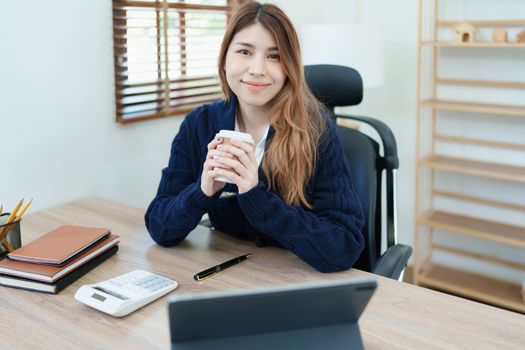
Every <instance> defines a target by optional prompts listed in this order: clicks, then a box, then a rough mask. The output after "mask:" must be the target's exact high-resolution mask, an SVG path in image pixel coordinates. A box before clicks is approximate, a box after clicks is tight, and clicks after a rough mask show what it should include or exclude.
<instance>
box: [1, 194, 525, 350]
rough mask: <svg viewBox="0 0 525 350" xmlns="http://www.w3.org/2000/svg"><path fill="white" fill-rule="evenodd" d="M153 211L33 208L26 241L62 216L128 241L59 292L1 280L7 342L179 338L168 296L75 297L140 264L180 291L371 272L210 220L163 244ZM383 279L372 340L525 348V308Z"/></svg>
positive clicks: (100, 345) (374, 304)
mask: <svg viewBox="0 0 525 350" xmlns="http://www.w3.org/2000/svg"><path fill="white" fill-rule="evenodd" d="M143 216H144V211H143V210H142V209H137V208H133V207H129V206H126V205H122V204H118V203H115V202H111V201H107V200H103V199H84V200H80V201H76V202H73V203H70V204H67V205H63V206H59V207H56V208H53V209H49V210H45V211H41V212H37V213H35V214H32V215H27V216H26V217H25V218H24V220H23V222H22V229H21V230H22V239H23V241H24V242H29V241H31V240H33V239H34V238H36V237H38V236H40V235H41V234H43V233H45V232H47V231H50V230H51V229H54V228H56V227H57V226H59V225H62V224H78V225H87V226H101V227H110V228H111V229H112V231H113V232H114V233H116V234H118V235H120V237H121V243H120V250H119V252H118V253H117V254H116V255H115V256H114V257H112V258H111V259H109V260H108V261H106V262H104V263H103V264H102V265H100V266H99V267H97V268H96V269H95V270H93V271H91V272H90V273H88V274H87V275H86V276H84V277H83V278H81V279H80V280H78V281H77V282H75V283H74V284H72V285H71V286H69V287H68V288H66V289H65V290H63V291H61V292H60V293H59V294H58V295H47V294H40V293H34V292H28V291H23V290H16V289H11V288H0V317H1V320H0V334H2V337H1V338H0V339H1V340H0V348H2V349H6V348H7V349H11V348H13V349H50V348H54V349H62V348H64V349H66V348H69V349H77V348H82V349H83V348H89V349H110V348H114V349H155V348H158V349H167V348H169V332H168V317H167V306H166V305H167V304H166V303H167V298H166V297H163V298H161V299H159V300H157V301H155V302H154V303H152V304H150V305H148V306H146V307H144V308H143V309H141V310H139V311H136V312H135V313H132V314H131V315H129V316H127V317H125V318H120V319H119V318H113V317H111V316H109V315H106V314H103V313H101V312H98V311H96V310H94V309H91V308H89V307H87V306H85V305H83V304H81V303H79V302H77V301H75V300H74V298H73V295H74V294H75V292H76V290H77V289H78V288H79V287H80V286H81V285H83V284H87V283H95V282H98V281H100V280H103V279H108V278H111V277H114V276H117V275H120V274H123V273H126V272H129V271H132V270H135V269H139V268H140V269H144V270H149V271H152V272H155V273H158V274H160V275H162V276H166V277H168V278H171V279H174V280H176V281H178V283H179V287H178V288H177V289H176V290H175V291H174V292H173V293H177V294H180V293H199V292H205V291H211V290H224V289H237V288H248V287H257V286H269V285H274V284H280V283H289V282H299V281H300V282H305V281H319V280H331V279H337V278H340V277H352V276H355V277H362V276H370V274H368V273H365V272H362V271H358V270H350V271H345V272H340V273H331V274H321V273H318V272H316V271H315V270H313V269H311V268H310V267H309V266H307V265H306V264H305V263H304V262H302V261H301V260H299V259H298V258H297V257H296V256H295V255H293V254H292V253H290V252H287V251H285V250H283V249H279V248H272V247H265V248H257V247H255V246H254V245H253V244H252V243H250V242H245V241H240V240H237V239H234V238H232V237H230V236H228V235H225V234H222V233H220V232H212V231H210V230H209V229H206V228H203V227H199V228H197V229H196V230H195V231H194V232H192V233H191V234H190V235H189V236H188V239H186V241H184V242H183V243H181V244H180V245H178V246H176V247H171V248H164V247H160V246H157V245H156V244H155V243H154V242H153V241H152V240H151V238H150V237H149V235H148V233H147V231H146V229H145V227H144V221H143ZM247 252H253V256H252V257H251V258H250V259H248V260H247V261H245V262H243V263H241V264H239V265H236V266H234V267H232V268H230V269H228V270H225V271H223V272H221V273H220V274H218V275H217V276H215V277H213V278H210V279H207V280H205V281H202V282H195V281H193V275H194V274H195V273H196V272H198V271H201V270H204V269H205V268H208V267H210V266H212V265H215V264H216V263H220V262H223V261H225V260H228V259H230V258H232V257H235V256H238V255H241V254H244V253H247ZM377 279H378V288H377V291H376V293H375V295H374V296H373V298H372V300H371V302H370V304H369V305H368V306H367V308H366V310H365V312H364V313H363V315H362V318H361V320H360V322H359V323H360V326H361V332H362V335H363V340H364V343H365V346H366V347H367V348H369V349H386V348H389V349H390V348H394V349H397V348H402V349H408V348H413V349H467V348H471V349H511V348H512V349H522V346H523V344H525V316H523V315H520V314H517V313H513V312H510V311H505V310H501V309H497V308H494V307H491V306H487V305H483V304H479V303H476V302H472V301H468V300H464V299H460V298H456V297H453V296H449V295H446V294H442V293H439V292H435V291H432V290H428V289H424V288H421V287H417V286H413V285H410V284H405V283H401V282H398V281H393V280H390V279H386V278H381V277H378V278H377ZM6 345H7V347H6Z"/></svg>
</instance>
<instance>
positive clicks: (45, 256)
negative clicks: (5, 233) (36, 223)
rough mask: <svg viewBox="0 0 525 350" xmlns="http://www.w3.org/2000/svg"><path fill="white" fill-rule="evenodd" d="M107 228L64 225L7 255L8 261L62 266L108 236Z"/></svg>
mask: <svg viewBox="0 0 525 350" xmlns="http://www.w3.org/2000/svg"><path fill="white" fill-rule="evenodd" d="M109 234H110V231H109V229H108V228H95V227H85V226H73V225H64V226H60V227H59V228H57V229H55V230H53V231H51V232H48V233H46V234H45V235H43V236H41V237H39V238H37V239H35V240H34V241H32V242H30V243H28V244H26V245H23V246H22V247H20V248H18V249H16V250H14V251H13V252H11V253H9V254H8V255H7V256H8V257H9V259H12V260H18V261H27V262H32V263H37V264H49V265H58V266H60V265H62V264H65V263H66V262H67V261H68V259H71V258H72V257H74V256H75V255H76V254H79V253H80V252H82V251H83V250H84V249H87V248H88V247H89V246H91V245H93V244H95V243H96V242H98V241H99V240H101V239H102V238H104V237H106V236H108V235H109Z"/></svg>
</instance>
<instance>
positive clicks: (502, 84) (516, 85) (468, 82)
mask: <svg viewBox="0 0 525 350" xmlns="http://www.w3.org/2000/svg"><path fill="white" fill-rule="evenodd" d="M436 83H437V84H443V85H463V86H481V87H491V88H506V89H525V83H521V82H518V81H495V80H473V79H450V78H448V79H447V78H436Z"/></svg>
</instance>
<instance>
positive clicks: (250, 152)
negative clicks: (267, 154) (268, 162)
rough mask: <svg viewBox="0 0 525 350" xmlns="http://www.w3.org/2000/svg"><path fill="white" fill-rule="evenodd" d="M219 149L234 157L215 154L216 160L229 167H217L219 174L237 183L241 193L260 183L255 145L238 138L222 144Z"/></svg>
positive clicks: (216, 171)
mask: <svg viewBox="0 0 525 350" xmlns="http://www.w3.org/2000/svg"><path fill="white" fill-rule="evenodd" d="M217 149H218V150H220V151H222V152H226V153H230V154H231V155H233V156H234V157H232V158H226V157H221V156H215V157H214V160H215V161H216V162H218V163H221V164H223V165H224V167H225V168H227V169H221V168H216V169H215V173H216V174H217V176H224V177H225V178H227V179H228V180H229V181H230V182H232V183H234V184H236V185H237V187H238V188H239V193H240V194H241V193H245V192H248V191H249V190H251V189H252V188H254V187H255V186H257V184H258V183H259V172H258V169H259V166H258V165H257V160H256V159H255V150H254V148H253V145H251V144H249V143H246V142H243V141H237V140H231V141H230V144H220V145H218V146H217Z"/></svg>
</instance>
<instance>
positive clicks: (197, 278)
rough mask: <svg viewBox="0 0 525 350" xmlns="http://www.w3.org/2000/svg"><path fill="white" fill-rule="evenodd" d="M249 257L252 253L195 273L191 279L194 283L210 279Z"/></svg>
mask: <svg viewBox="0 0 525 350" xmlns="http://www.w3.org/2000/svg"><path fill="white" fill-rule="evenodd" d="M251 255H252V253H248V254H244V255H241V256H238V257H236V258H233V259H231V260H228V261H226V262H223V263H222V264H219V265H217V266H213V267H210V268H209V269H206V270H204V271H201V272H199V273H197V274H196V275H195V276H193V279H194V280H195V281H202V280H203V279H205V278H208V277H211V276H212V275H214V274H216V273H217V272H219V271H222V270H224V269H226V268H228V267H230V266H233V265H236V264H238V263H240V262H241V261H244V260H246V259H248V258H249V257H250V256H251Z"/></svg>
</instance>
